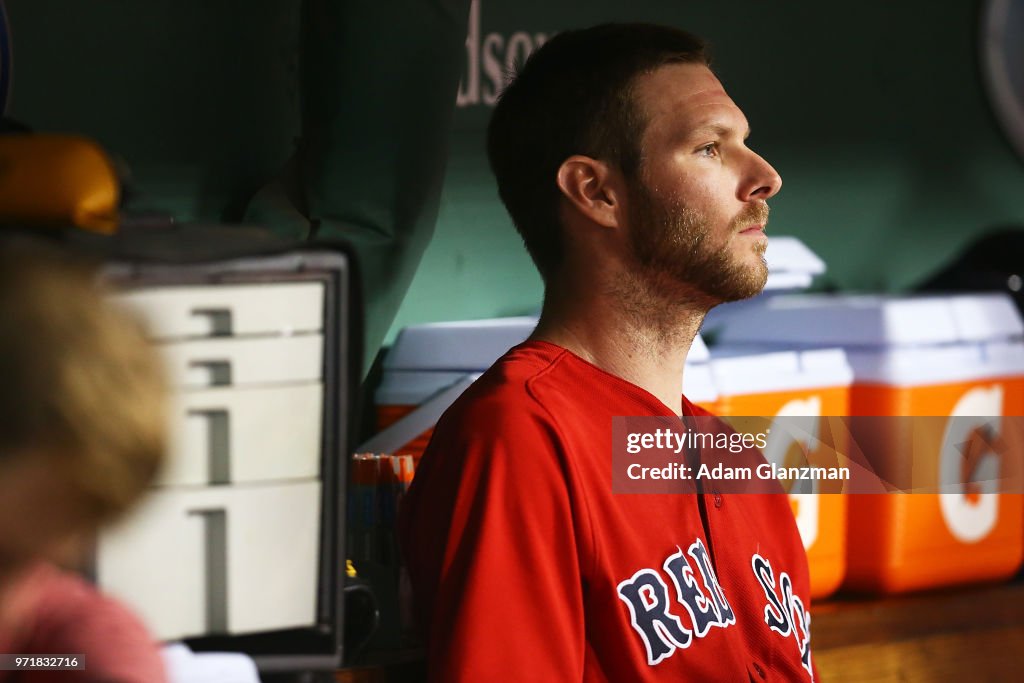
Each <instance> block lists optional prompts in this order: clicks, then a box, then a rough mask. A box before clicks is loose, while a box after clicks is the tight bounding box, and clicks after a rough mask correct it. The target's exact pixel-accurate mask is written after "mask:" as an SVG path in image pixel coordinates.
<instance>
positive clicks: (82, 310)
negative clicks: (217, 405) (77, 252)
mask: <svg viewBox="0 0 1024 683" xmlns="http://www.w3.org/2000/svg"><path fill="white" fill-rule="evenodd" d="M166 395H167V388H166V382H165V377H164V371H163V366H162V364H161V362H160V360H159V358H158V357H157V355H156V352H155V351H154V349H153V348H152V347H151V346H150V345H149V343H148V342H147V341H146V338H145V335H144V333H143V330H142V327H141V325H140V324H139V323H138V322H137V321H136V320H135V319H134V318H132V317H131V316H130V315H129V314H128V313H127V312H126V311H124V310H122V309H121V308H119V307H118V306H116V305H115V304H113V303H112V302H111V301H110V299H109V291H107V290H106V289H105V288H104V287H103V286H102V285H101V284H100V283H99V282H98V279H97V276H96V270H95V267H91V266H90V265H88V264H86V263H84V262H83V261H82V260H81V259H74V258H71V257H70V256H69V255H67V254H64V253H61V252H58V251H57V250H56V249H55V248H52V247H47V246H43V245H41V244H39V243H37V242H32V241H28V240H24V239H13V240H12V239H7V240H4V241H2V242H0V460H4V459H7V458H9V457H36V456H39V455H42V454H50V455H51V456H52V457H53V460H54V462H55V463H57V465H56V466H57V467H60V468H62V469H63V470H64V473H65V474H66V475H68V477H69V478H70V479H71V480H72V481H73V482H74V485H75V486H76V488H78V489H79V490H80V491H81V493H82V494H83V497H84V499H85V500H86V501H87V503H88V505H89V508H90V511H91V512H94V514H95V517H94V519H93V520H91V521H93V522H96V523H100V522H105V521H107V520H109V519H111V518H114V517H116V516H118V515H119V514H120V513H122V512H124V511H125V510H126V509H127V508H128V507H129V506H130V505H131V504H132V503H134V502H135V501H136V499H138V498H139V497H140V496H141V495H142V493H143V491H144V490H145V489H146V487H147V486H148V485H149V484H150V483H151V482H152V480H153V478H154V477H155V475H156V473H157V472H158V470H159V468H160V466H161V465H162V463H163V460H164V457H165V452H166V446H167V417H166ZM83 521H87V520H83Z"/></svg>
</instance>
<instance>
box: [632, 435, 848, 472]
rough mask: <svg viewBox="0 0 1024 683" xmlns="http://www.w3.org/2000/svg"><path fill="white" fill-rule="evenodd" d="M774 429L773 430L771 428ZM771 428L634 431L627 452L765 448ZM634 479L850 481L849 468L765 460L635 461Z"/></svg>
mask: <svg viewBox="0 0 1024 683" xmlns="http://www.w3.org/2000/svg"><path fill="white" fill-rule="evenodd" d="M768 431H770V430H768ZM768 431H765V432H759V433H756V434H740V433H738V432H722V431H719V432H709V433H702V432H695V431H689V430H687V431H683V432H679V431H677V430H672V429H655V430H653V431H651V432H631V433H629V434H627V435H626V452H627V453H630V454H632V455H636V454H638V453H640V452H642V451H644V450H650V449H655V450H659V451H669V452H672V453H674V454H676V455H679V454H681V453H682V452H683V451H684V450H685V449H687V448H693V449H702V450H711V449H715V450H717V451H719V452H722V451H728V452H730V453H740V452H742V451H744V450H747V449H750V448H754V447H756V448H759V449H761V450H762V451H763V450H764V449H765V448H766V447H767V445H768ZM626 474H627V476H628V477H629V478H630V479H633V480H640V479H707V480H717V481H721V480H752V479H754V478H755V477H756V478H757V479H762V480H766V479H779V480H784V481H794V480H796V481H813V480H822V479H825V480H837V479H838V480H849V479H850V469H849V468H848V467H811V466H807V467H781V466H779V465H776V464H775V463H772V462H765V463H761V464H759V465H757V466H756V467H749V466H734V467H730V466H728V465H726V464H724V463H721V462H719V463H717V464H713V465H712V464H708V463H701V464H700V465H698V466H697V467H691V466H689V465H687V464H685V463H683V462H668V463H665V464H664V465H662V466H660V467H649V466H644V465H642V464H640V463H631V464H630V465H629V466H628V467H627V470H626Z"/></svg>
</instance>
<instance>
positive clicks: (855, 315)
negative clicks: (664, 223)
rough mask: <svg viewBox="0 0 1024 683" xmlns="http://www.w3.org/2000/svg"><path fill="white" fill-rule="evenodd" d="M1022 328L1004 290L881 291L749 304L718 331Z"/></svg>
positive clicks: (797, 338)
mask: <svg viewBox="0 0 1024 683" xmlns="http://www.w3.org/2000/svg"><path fill="white" fill-rule="evenodd" d="M1022 332H1024V323H1022V322H1021V319H1020V315H1019V313H1018V312H1017V309H1016V306H1014V304H1013V301H1012V300H1011V299H1010V298H1009V297H1008V296H1006V295H1005V294H996V293H992V294H969V295H956V296H918V297H913V296H881V295H841V296H836V295H828V294H799V295H788V296H774V297H769V298H766V299H765V300H763V301H762V302H758V303H757V305H754V304H753V303H752V305H750V306H747V307H746V308H745V309H744V311H743V315H740V316H734V317H733V318H731V319H730V320H729V321H728V322H727V323H726V324H725V325H723V327H722V329H721V333H720V336H719V340H720V341H721V342H722V343H723V344H785V345H787V346H844V347H848V346H859V347H874V348H881V347H891V346H935V345H939V344H955V343H959V342H970V341H996V340H1005V339H1010V338H1012V337H1017V336H1020V335H1021V334H1022Z"/></svg>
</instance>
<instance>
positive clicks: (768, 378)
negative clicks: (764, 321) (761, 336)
mask: <svg viewBox="0 0 1024 683" xmlns="http://www.w3.org/2000/svg"><path fill="white" fill-rule="evenodd" d="M709 365H710V369H711V374H712V378H713V381H714V383H715V387H716V389H717V390H718V394H719V397H718V402H717V404H716V407H717V409H718V414H719V415H721V416H722V417H726V418H728V417H742V416H750V417H765V418H784V423H785V424H784V426H783V425H782V424H780V423H773V427H772V431H771V432H770V433H769V434H768V446H767V448H765V457H766V458H768V459H769V460H770V461H772V462H774V463H775V464H777V465H780V466H789V465H802V464H804V463H809V464H812V465H818V464H822V465H824V464H827V463H826V462H825V461H826V460H827V458H829V457H831V458H832V459H833V460H834V459H835V457H836V452H837V451H838V452H845V450H844V448H843V444H826V443H824V442H823V441H822V439H826V440H827V439H828V437H826V436H825V433H826V432H827V431H828V430H827V428H823V425H824V423H823V421H824V420H825V419H827V418H828V417H830V416H836V415H845V414H846V413H847V411H848V409H849V390H850V384H851V382H852V381H853V372H852V370H851V369H850V366H849V364H848V363H847V361H846V355H845V354H844V353H843V351H842V350H841V349H820V350H806V351H776V352H766V351H758V350H756V349H751V348H746V349H741V348H728V347H724V346H718V347H715V348H714V349H713V352H712V356H711V362H710V364H709ZM832 464H840V463H832ZM829 483H832V484H836V482H827V483H826V482H818V481H805V482H792V489H791V490H792V491H793V492H791V493H790V494H789V498H790V504H791V505H792V507H793V514H794V515H795V517H796V520H797V527H798V528H799V530H800V536H801V538H802V539H803V542H804V547H805V548H806V549H807V560H808V564H809V566H810V572H811V597H812V598H815V599H820V598H823V597H825V596H827V595H830V594H831V593H833V592H834V591H835V590H836V589H837V588H838V587H839V584H840V583H841V582H842V580H843V576H844V574H845V569H846V498H847V497H846V496H844V495H841V494H839V493H836V492H832V493H829V492H828V489H829V486H828V484H829ZM841 484H842V483H841V482H839V483H838V484H837V487H834V488H838V486H841ZM799 487H802V488H799Z"/></svg>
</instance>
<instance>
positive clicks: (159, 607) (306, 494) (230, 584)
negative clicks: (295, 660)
mask: <svg viewBox="0 0 1024 683" xmlns="http://www.w3.org/2000/svg"><path fill="white" fill-rule="evenodd" d="M319 530H320V483H319V482H316V481H308V482H294V483H288V484H279V485H263V486H261V485H242V486H220V487H206V488H197V489H165V490H160V491H156V492H154V493H151V494H150V495H148V496H147V497H146V499H145V501H144V502H143V503H142V505H140V507H139V509H138V510H136V511H135V513H133V514H132V515H131V517H130V518H129V519H127V520H125V521H124V522H123V523H121V524H119V525H118V526H115V527H112V528H110V529H108V530H107V531H105V532H104V533H103V535H102V536H101V538H100V541H99V545H98V550H97V558H96V568H97V579H98V583H99V585H100V586H101V587H102V588H103V589H104V590H106V591H108V592H110V593H111V594H113V595H115V596H117V597H118V598H120V599H122V600H124V601H125V602H127V603H128V604H130V605H131V606H132V607H134V608H135V610H136V611H137V612H138V613H139V614H140V616H141V617H142V618H143V620H144V621H145V622H146V623H147V625H148V626H149V627H150V628H151V629H152V630H153V631H154V633H155V635H156V636H157V637H158V638H160V639H172V638H182V637H188V636H199V635H206V634H216V633H228V634H240V633H252V632H257V631H266V630H274V629H283V628H296V627H302V626H310V625H312V624H313V623H314V622H315V619H316V586H317V578H318V576H317V574H318V572H317V559H318V546H319V543H318V539H319Z"/></svg>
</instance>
